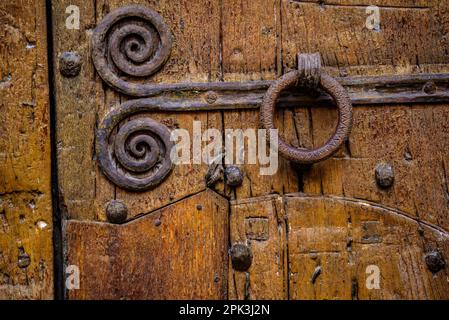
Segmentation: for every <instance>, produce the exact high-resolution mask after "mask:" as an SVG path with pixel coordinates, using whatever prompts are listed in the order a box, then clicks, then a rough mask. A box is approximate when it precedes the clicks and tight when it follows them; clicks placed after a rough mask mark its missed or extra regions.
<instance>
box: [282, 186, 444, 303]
mask: <svg viewBox="0 0 449 320" xmlns="http://www.w3.org/2000/svg"><path fill="white" fill-rule="evenodd" d="M285 210H286V214H287V217H288V245H289V246H288V250H289V251H288V257H289V274H290V278H289V279H290V280H289V281H290V286H289V287H290V298H292V299H447V298H448V294H449V284H448V282H447V271H446V270H442V271H440V272H438V273H436V274H432V272H430V271H429V270H428V269H427V267H426V263H425V254H426V253H427V252H428V251H430V250H439V251H440V252H442V254H443V255H446V256H447V253H448V251H447V250H448V243H449V235H448V233H447V232H446V231H442V230H441V229H440V228H439V227H437V226H435V225H431V224H424V223H421V222H420V221H418V220H417V219H414V218H411V217H409V216H408V215H407V214H405V213H403V212H401V211H397V210H395V209H390V208H388V207H385V206H381V205H378V204H375V203H370V202H367V201H363V200H357V199H350V198H341V197H321V196H317V197H310V196H304V195H294V194H293V195H288V196H287V197H286V198H285ZM370 265H376V266H377V267H378V268H379V269H380V279H381V280H380V288H379V289H369V288H368V287H367V286H366V279H367V276H368V275H367V271H366V268H367V267H368V266H370ZM317 267H321V274H320V275H319V276H318V277H317V278H316V279H315V281H312V275H313V273H314V271H315V270H316V268H317Z"/></svg>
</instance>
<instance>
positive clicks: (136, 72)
mask: <svg viewBox="0 0 449 320" xmlns="http://www.w3.org/2000/svg"><path fill="white" fill-rule="evenodd" d="M172 43H173V39H172V35H171V33H170V31H169V29H168V27H167V25H166V24H165V22H164V20H163V19H162V17H161V16H160V15H159V14H158V13H156V12H155V11H153V10H151V9H149V8H147V7H143V6H137V5H133V6H127V7H122V8H119V9H117V10H115V11H113V12H111V13H109V14H108V15H107V16H106V17H105V18H104V19H103V20H102V21H101V22H100V24H99V25H98V26H97V27H96V28H95V30H94V33H93V36H92V59H93V62H94V65H95V68H96V69H97V71H98V73H99V74H100V76H101V78H102V79H103V80H104V81H105V82H106V83H108V84H109V85H110V86H112V87H113V88H116V89H117V90H118V91H121V92H123V93H128V94H131V95H132V93H133V92H134V90H135V89H134V88H135V87H136V86H139V85H137V84H134V83H133V82H132V78H129V77H148V76H150V75H152V74H153V73H155V72H156V71H158V70H159V69H160V68H161V67H162V66H163V65H164V64H165V62H166V61H167V59H168V57H169V56H170V51H171V48H172ZM123 75H125V76H127V77H128V78H127V79H126V80H125V79H124V78H123Z"/></svg>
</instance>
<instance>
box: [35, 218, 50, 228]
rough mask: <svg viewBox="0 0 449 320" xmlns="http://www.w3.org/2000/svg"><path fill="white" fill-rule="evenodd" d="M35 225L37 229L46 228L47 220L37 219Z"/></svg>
mask: <svg viewBox="0 0 449 320" xmlns="http://www.w3.org/2000/svg"><path fill="white" fill-rule="evenodd" d="M36 226H37V227H38V228H39V229H41V230H43V229H45V228H47V226H48V224H47V222H45V221H42V220H39V221H38V222H37V223H36Z"/></svg>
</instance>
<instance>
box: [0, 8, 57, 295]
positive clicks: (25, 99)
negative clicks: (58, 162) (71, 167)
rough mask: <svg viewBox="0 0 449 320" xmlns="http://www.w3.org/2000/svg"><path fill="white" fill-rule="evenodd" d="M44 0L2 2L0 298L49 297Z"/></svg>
mask: <svg viewBox="0 0 449 320" xmlns="http://www.w3.org/2000/svg"><path fill="white" fill-rule="evenodd" d="M46 36H47V31H46V17H45V1H21V2H20V3H17V2H13V1H2V2H1V3H0V38H1V41H0V299H51V298H52V297H53V247H52V206H51V188H50V178H51V173H50V170H51V169H50V120H49V119H50V116H49V114H50V106H49V98H48V65H47V38H46Z"/></svg>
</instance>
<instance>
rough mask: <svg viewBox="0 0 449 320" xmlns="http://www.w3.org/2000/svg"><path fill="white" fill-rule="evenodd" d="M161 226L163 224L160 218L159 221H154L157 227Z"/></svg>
mask: <svg viewBox="0 0 449 320" xmlns="http://www.w3.org/2000/svg"><path fill="white" fill-rule="evenodd" d="M161 224H162V221H161V219H159V218H158V219H156V220H154V225H155V226H156V227H159V226H160V225H161Z"/></svg>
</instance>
